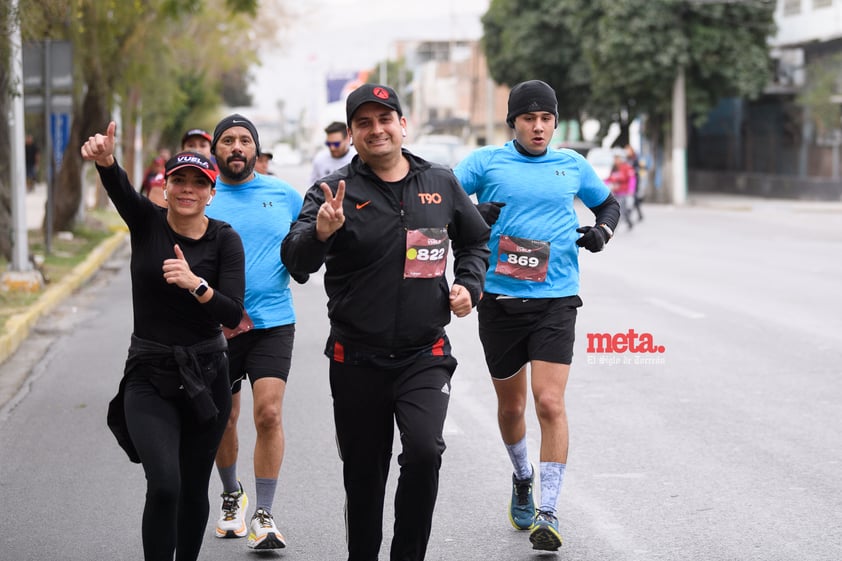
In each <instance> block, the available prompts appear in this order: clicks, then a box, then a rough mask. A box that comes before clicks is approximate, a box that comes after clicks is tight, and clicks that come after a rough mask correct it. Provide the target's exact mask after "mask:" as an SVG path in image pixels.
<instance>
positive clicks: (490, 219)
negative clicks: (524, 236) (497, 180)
mask: <svg viewBox="0 0 842 561" xmlns="http://www.w3.org/2000/svg"><path fill="white" fill-rule="evenodd" d="M504 206H506V203H495V202H490V203H480V204H478V205H477V210H478V211H479V213H480V216H482V219H483V220H485V223H486V224H488V225H489V226H494V223H495V222H497V219H498V218H500V209H501V208H503V207H504Z"/></svg>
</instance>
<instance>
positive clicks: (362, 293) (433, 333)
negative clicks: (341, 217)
mask: <svg viewBox="0 0 842 561" xmlns="http://www.w3.org/2000/svg"><path fill="white" fill-rule="evenodd" d="M403 155H404V156H405V157H406V158H407V159H408V160H409V164H410V170H409V173H408V174H407V176H406V178H405V179H404V180H403V181H402V182H399V183H397V184H387V183H385V182H383V181H382V180H381V179H380V178H379V177H377V175H375V174H374V172H372V171H371V168H369V167H368V165H366V164H365V163H363V162H362V160H360V158H359V156H355V157H354V159H353V160H352V161H351V163H350V164H348V165H347V166H345V167H343V168H340V169H339V170H337V171H336V172H334V173H332V174H331V175H329V176H327V177H325V178H322V180H321V181H319V183H321V182H325V183H327V184H328V185H330V188H331V190H332V191H333V192H334V193H336V189H337V187H338V185H339V181H340V180H343V179H344V180H345V199H344V202H343V210H344V213H345V223H344V225H343V226H342V228H340V229H339V230H338V231H337V232H336V233H335V234H334V235H333V236H331V237H330V238H329V239H328V240H327V241H326V242H324V243H322V242H320V241H319V240H318V239H316V214H317V213H318V211H319V207H321V205H322V204H323V203H324V200H325V199H324V193H323V192H322V190H321V188H320V187H319V183H317V184H315V185H313V186H312V187H310V189H309V190H308V191H307V193H306V195H305V197H304V205H303V207H302V209H301V214H300V215H299V216H298V219H297V220H296V221H295V222H294V223H293V224H292V227H291V228H290V231H289V234H287V236H286V238H285V239H284V241H283V243H282V244H281V259H282V260H283V262H284V265H286V267H287V269H289V270H290V271H291V272H296V273H313V272H315V271H317V270H318V269H319V267H321V265H322V263H324V264H325V276H324V282H325V291H326V292H327V296H328V304H327V306H328V317H329V318H330V322H331V336H332V337H334V338H336V339H337V340H339V341H342V342H347V343H351V344H352V345H353V346H354V347H355V348H359V349H365V350H367V351H370V352H374V353H378V354H379V353H385V354H389V353H393V352H394V353H400V352H405V351H410V350H412V349H420V348H423V347H425V346H429V345H430V344H432V343H434V342H435V341H436V340H437V339H439V338H440V337H441V336H442V335H443V334H444V326H445V325H447V324H448V323H449V322H450V317H451V312H450V302H449V294H450V287H449V286H448V282H447V278H446V273H445V274H442V275H441V276H438V277H433V278H405V270H406V267H407V266H408V265H407V263H408V262H409V261H410V260H412V259H414V258H415V256H416V255H417V256H419V257H420V256H421V255H422V254H423V251H417V250H415V249H413V248H411V247H408V246H407V233H408V232H410V231H413V230H420V229H439V230H440V231H443V230H446V237H448V238H450V244H448V243H447V240H445V241H444V244H445V245H452V253H453V272H454V276H455V279H454V283H457V284H461V285H462V286H464V287H465V288H467V289H468V291H470V294H471V301H472V304H473V305H474V306H476V304H477V302H478V301H479V299H480V296H481V295H482V289H483V284H484V281H485V272H486V269H487V268H488V256H489V250H488V246H487V243H488V238H489V233H490V228H489V227H488V225H487V224H486V223H485V221H484V220H483V218H482V217H481V216H480V214H479V212H478V211H477V210H476V207H475V206H474V204H473V203H472V201H471V199H470V198H468V196H467V195H466V194H465V191H464V190H463V189H462V187H461V186H460V185H459V182H458V181H457V179H456V176H454V175H453V172H452V171H451V170H450V169H448V168H446V167H444V166H441V165H438V164H433V163H430V162H427V161H425V160H422V159H421V158H419V157H417V156H415V155H413V154H411V153H410V152H408V151H407V150H404V151H403ZM425 232H428V230H425ZM408 256H411V257H408ZM409 266H412V263H410V264H409Z"/></svg>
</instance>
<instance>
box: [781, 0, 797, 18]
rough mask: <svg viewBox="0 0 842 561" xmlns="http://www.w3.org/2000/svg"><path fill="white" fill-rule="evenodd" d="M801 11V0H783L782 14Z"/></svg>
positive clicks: (788, 14) (786, 14) (792, 13)
mask: <svg viewBox="0 0 842 561" xmlns="http://www.w3.org/2000/svg"><path fill="white" fill-rule="evenodd" d="M800 13H801V0H784V15H785V16H791V15H794V14H800Z"/></svg>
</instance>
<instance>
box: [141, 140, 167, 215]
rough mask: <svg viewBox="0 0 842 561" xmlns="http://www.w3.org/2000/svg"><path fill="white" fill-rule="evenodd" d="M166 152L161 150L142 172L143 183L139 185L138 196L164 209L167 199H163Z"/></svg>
mask: <svg viewBox="0 0 842 561" xmlns="http://www.w3.org/2000/svg"><path fill="white" fill-rule="evenodd" d="M167 154H168V151H166V150H161V151H160V152H159V155H158V156H155V159H154V160H152V162H151V163H150V164H149V166H148V167H147V168H146V171H144V172H143V183H141V184H140V194H141V195H143V196H144V197H146V198H148V199H149V200H150V201H152V202H153V203H155V204H156V205H158V206H160V207H164V208H166V206H167V199H166V198H165V197H164V166H165V165H166V163H167V158H166V155H167Z"/></svg>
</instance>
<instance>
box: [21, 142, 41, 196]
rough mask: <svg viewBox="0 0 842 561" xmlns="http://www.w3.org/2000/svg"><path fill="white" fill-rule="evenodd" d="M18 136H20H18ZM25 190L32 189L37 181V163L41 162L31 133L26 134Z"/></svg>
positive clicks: (39, 151) (39, 153) (39, 152)
mask: <svg viewBox="0 0 842 561" xmlns="http://www.w3.org/2000/svg"><path fill="white" fill-rule="evenodd" d="M18 138H20V137H18ZM25 146H26V190H27V191H32V190H33V189H34V188H35V182H36V181H38V164H40V163H41V150H40V149H39V148H38V145H37V144H35V139H34V138H33V137H32V135H31V134H28V135H26V145H25Z"/></svg>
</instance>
